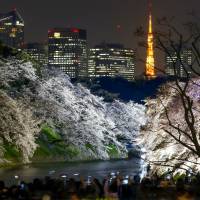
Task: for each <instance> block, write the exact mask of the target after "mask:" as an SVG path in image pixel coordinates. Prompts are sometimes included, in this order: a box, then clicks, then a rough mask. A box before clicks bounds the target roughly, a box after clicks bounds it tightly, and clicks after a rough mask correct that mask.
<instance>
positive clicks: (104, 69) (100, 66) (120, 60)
mask: <svg viewBox="0 0 200 200" xmlns="http://www.w3.org/2000/svg"><path fill="white" fill-rule="evenodd" d="M134 72H135V51H134V50H133V49H127V48H124V46H123V45H120V44H105V43H103V44H101V45H97V46H96V47H95V48H92V49H90V52H89V60H88V75H89V77H102V76H110V77H116V76H121V77H124V78H125V79H127V80H129V81H132V80H134Z"/></svg>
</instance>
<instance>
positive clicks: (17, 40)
mask: <svg viewBox="0 0 200 200" xmlns="http://www.w3.org/2000/svg"><path fill="white" fill-rule="evenodd" d="M0 40H1V42H2V43H4V44H5V45H7V46H10V47H14V48H17V49H20V48H21V47H22V46H23V43H24V20H23V19H22V17H21V15H20V14H19V12H17V10H16V9H14V10H12V11H11V12H8V13H4V14H0Z"/></svg>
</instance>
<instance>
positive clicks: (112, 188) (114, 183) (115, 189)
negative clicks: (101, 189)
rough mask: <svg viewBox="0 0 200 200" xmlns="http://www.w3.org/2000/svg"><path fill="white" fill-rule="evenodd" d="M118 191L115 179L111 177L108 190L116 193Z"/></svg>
mask: <svg viewBox="0 0 200 200" xmlns="http://www.w3.org/2000/svg"><path fill="white" fill-rule="evenodd" d="M117 191H118V187H117V179H116V178H114V179H112V181H111V183H110V185H109V192H112V193H116V192H117Z"/></svg>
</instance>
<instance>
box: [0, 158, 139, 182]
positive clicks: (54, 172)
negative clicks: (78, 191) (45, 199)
mask: <svg viewBox="0 0 200 200" xmlns="http://www.w3.org/2000/svg"><path fill="white" fill-rule="evenodd" d="M117 171H120V172H121V173H122V174H123V175H135V174H139V173H141V167H140V160H139V159H131V160H115V161H95V162H76V163H43V164H30V165H24V166H19V167H14V168H6V169H0V179H1V180H4V181H5V183H6V184H7V185H11V184H13V183H16V181H19V179H20V180H24V181H32V180H33V179H34V178H36V177H37V178H44V177H45V176H51V177H53V178H58V177H60V176H61V175H63V174H66V175H67V176H68V177H72V176H75V174H81V175H82V176H83V177H88V176H94V177H97V178H99V179H103V178H104V177H105V176H107V174H108V173H110V172H117ZM16 176H18V180H17V179H16V178H15V177H16Z"/></svg>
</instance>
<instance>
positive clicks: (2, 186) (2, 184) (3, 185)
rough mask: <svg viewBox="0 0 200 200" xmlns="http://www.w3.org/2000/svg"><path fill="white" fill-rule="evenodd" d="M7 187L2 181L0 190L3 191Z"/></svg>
mask: <svg viewBox="0 0 200 200" xmlns="http://www.w3.org/2000/svg"><path fill="white" fill-rule="evenodd" d="M4 187H5V183H4V182H3V181H0V190H2V189H3V188H4Z"/></svg>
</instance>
